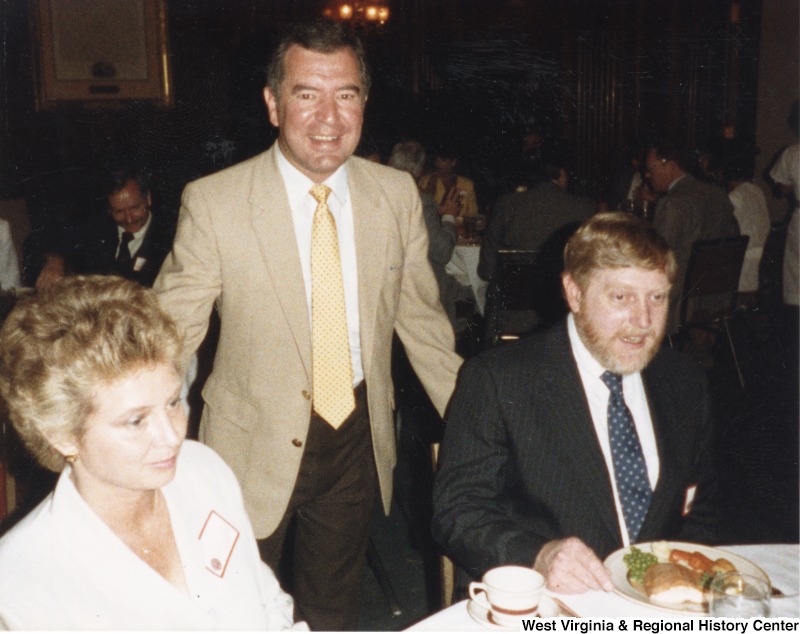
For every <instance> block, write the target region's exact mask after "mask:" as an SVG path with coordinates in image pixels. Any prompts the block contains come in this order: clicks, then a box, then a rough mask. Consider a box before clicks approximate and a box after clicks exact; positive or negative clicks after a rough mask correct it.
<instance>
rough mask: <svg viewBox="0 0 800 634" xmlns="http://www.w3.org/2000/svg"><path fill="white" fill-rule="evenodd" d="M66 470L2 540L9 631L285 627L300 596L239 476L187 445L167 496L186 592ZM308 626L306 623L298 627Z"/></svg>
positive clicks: (0, 589)
mask: <svg viewBox="0 0 800 634" xmlns="http://www.w3.org/2000/svg"><path fill="white" fill-rule="evenodd" d="M70 473H71V469H70V468H69V467H67V468H66V469H65V470H64V472H63V473H62V474H61V477H60V478H59V480H58V483H57V485H56V488H55V491H54V492H53V493H51V494H50V495H49V496H48V497H47V498H46V499H45V500H44V501H43V502H42V503H41V504H39V506H37V507H36V508H35V509H34V510H33V511H32V512H31V513H30V514H29V515H28V516H26V517H25V518H24V519H23V520H22V521H21V522H20V523H19V524H18V525H17V526H15V527H14V528H13V529H12V530H11V531H9V532H8V534H6V535H5V536H4V537H3V538H2V539H0V626H4V627H6V628H8V629H34V630H51V629H57V630H85V629H99V630H125V629H127V630H152V629H158V630H173V629H178V630H181V629H183V630H207V629H225V630H238V629H259V630H278V629H286V628H290V627H292V625H293V623H292V609H293V607H292V605H293V604H292V598H291V597H290V596H289V595H288V594H286V593H284V592H283V591H282V590H281V588H280V586H279V584H278V581H277V579H276V578H275V575H274V574H273V573H272V571H271V570H270V568H269V567H268V566H267V565H266V564H265V563H263V562H262V561H261V559H260V557H259V553H258V547H257V545H256V541H255V536H254V534H253V530H252V527H251V526H250V521H249V519H248V517H247V514H246V512H245V510H244V503H243V501H242V494H241V490H240V488H239V484H238V482H237V481H236V478H235V476H234V475H233V472H232V471H231V470H230V468H229V467H228V466H227V465H226V464H225V463H224V462H223V461H222V459H221V458H220V457H219V456H218V455H217V454H216V453H215V452H214V451H213V450H211V449H209V448H208V447H206V446H204V445H201V444H200V443H197V442H194V441H186V442H185V443H184V444H183V447H182V449H181V453H180V456H179V458H178V465H177V469H176V474H175V478H174V479H173V480H172V482H170V483H169V484H168V485H167V486H165V487H164V488H163V489H162V492H163V494H164V498H165V500H166V502H167V507H168V509H169V514H170V520H171V522H172V529H173V531H174V534H175V541H176V543H177V546H178V552H179V555H180V559H181V562H182V563H183V570H184V575H185V577H186V584H187V587H188V589H189V594H188V595H187V594H184V593H183V592H182V591H180V590H178V589H177V588H176V587H175V586H173V585H172V584H170V583H169V582H168V581H166V580H165V579H164V578H163V577H162V576H161V575H160V574H159V573H157V572H156V571H155V570H153V569H152V568H150V566H148V565H147V564H146V563H145V562H144V561H142V560H141V559H140V558H139V557H137V556H136V555H135V554H134V553H133V552H132V551H131V550H130V549H129V548H128V547H127V546H126V545H125V544H124V543H123V542H122V541H121V540H120V539H119V538H118V537H117V536H116V535H115V534H114V533H113V532H112V531H111V529H110V528H108V526H106V524H105V523H103V522H102V520H100V518H99V517H98V516H97V515H96V514H95V513H94V511H92V509H91V508H90V507H89V506H88V505H87V504H86V502H84V500H83V498H82V497H81V496H80V494H79V493H78V491H77V489H75V486H74V484H73V482H72V479H71V478H70ZM298 625H299V626H300V627H301V628H304V629H305V623H300V624H298Z"/></svg>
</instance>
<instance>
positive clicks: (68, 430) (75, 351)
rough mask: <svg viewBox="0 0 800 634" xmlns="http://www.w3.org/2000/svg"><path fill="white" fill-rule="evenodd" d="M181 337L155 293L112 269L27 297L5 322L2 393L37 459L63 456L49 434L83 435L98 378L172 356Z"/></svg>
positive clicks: (60, 462)
mask: <svg viewBox="0 0 800 634" xmlns="http://www.w3.org/2000/svg"><path fill="white" fill-rule="evenodd" d="M181 345H182V337H181V336H180V334H179V332H178V329H177V327H176V326H175V323H174V322H173V321H172V319H171V318H170V317H169V316H168V315H167V314H166V313H165V312H164V311H163V310H162V309H161V307H160V305H159V303H158V300H157V298H156V295H155V293H154V292H153V291H151V290H150V289H147V288H144V287H142V286H140V285H138V284H136V283H135V282H132V281H129V280H125V279H123V278H118V277H113V276H99V275H94V276H75V277H68V278H64V279H63V280H61V281H59V282H58V283H57V284H55V285H54V286H53V287H52V288H50V289H47V290H43V291H41V292H39V293H37V294H36V295H35V296H31V297H27V298H25V299H22V300H21V301H20V302H19V303H18V305H17V306H16V307H15V308H14V310H13V311H12V312H11V314H10V315H9V316H8V318H7V319H6V321H5V323H4V324H3V327H2V329H0V396H2V398H3V400H4V401H5V405H6V408H7V410H8V414H9V417H10V419H11V422H12V424H13V425H14V428H15V429H16V430H17V432H18V433H19V435H20V438H21V439H22V441H23V442H24V443H25V445H26V447H27V448H28V449H29V450H30V451H31V453H32V454H33V455H34V457H35V458H36V459H37V460H38V461H39V463H40V464H41V465H42V466H44V467H46V468H48V469H50V470H52V471H56V472H59V471H61V470H62V469H63V468H64V463H65V459H64V456H62V455H61V454H60V453H59V452H58V451H56V449H55V448H54V447H53V445H52V444H51V441H50V440H49V439H52V438H62V437H64V435H68V434H72V435H75V436H77V435H79V434H80V433H81V431H82V428H83V424H84V422H85V420H86V418H87V417H88V416H89V415H90V413H91V412H92V409H93V406H94V396H95V393H96V390H97V389H98V384H100V383H103V382H109V381H114V380H116V379H119V378H121V377H123V376H125V375H127V374H129V373H130V372H133V371H135V370H137V369H139V368H142V367H148V366H152V365H154V364H161V363H166V364H169V365H172V366H173V367H175V369H176V370H177V369H178V363H179V355H180V352H181Z"/></svg>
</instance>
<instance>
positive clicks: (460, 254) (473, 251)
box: [444, 244, 487, 315]
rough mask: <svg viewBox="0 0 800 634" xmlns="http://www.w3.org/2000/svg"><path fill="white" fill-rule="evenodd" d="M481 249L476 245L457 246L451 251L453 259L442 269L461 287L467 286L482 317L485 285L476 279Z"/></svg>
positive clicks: (484, 304) (479, 279)
mask: <svg viewBox="0 0 800 634" xmlns="http://www.w3.org/2000/svg"><path fill="white" fill-rule="evenodd" d="M480 255H481V247H480V245H476V244H457V245H456V248H455V249H454V250H453V257H452V258H450V261H449V262H448V263H447V265H446V266H445V267H444V270H445V271H446V272H447V273H448V274H449V275H452V276H453V277H454V278H456V280H457V281H458V283H459V284H461V285H462V286H469V287H470V288H472V292H473V293H474V295H475V303H476V305H477V307H478V310H479V311H480V313H481V315H483V311H484V308H485V307H486V287H487V283H486V282H485V281H483V280H482V279H481V278H480V277H478V260H479V259H480Z"/></svg>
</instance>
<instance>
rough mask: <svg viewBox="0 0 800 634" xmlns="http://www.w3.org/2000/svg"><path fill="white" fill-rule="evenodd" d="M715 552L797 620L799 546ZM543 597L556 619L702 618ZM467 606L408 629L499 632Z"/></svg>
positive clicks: (613, 602)
mask: <svg viewBox="0 0 800 634" xmlns="http://www.w3.org/2000/svg"><path fill="white" fill-rule="evenodd" d="M719 550H722V551H728V552H730V553H733V554H735V555H738V556H740V557H744V558H746V559H748V560H749V561H750V562H753V563H754V564H755V565H757V566H758V567H760V568H761V569H762V570H763V571H764V572H765V573H766V574H767V576H768V577H769V579H770V582H771V584H772V587H773V591H780V592H781V593H782V594H783V595H784V596H783V597H776V596H773V598H772V610H773V616H775V615H777V614H780V615H782V616H786V615H792V616H794V617H800V595H798V589H799V588H800V545H798V544H749V545H736V546H720V547H719ZM546 594H547V596H548V597H550V599H552V603H554V604H555V605H557V606H559V615H560V616H574V617H597V618H618V617H634V618H644V619H648V618H651V619H658V618H681V617H683V618H687V617H691V616H702V614H697V613H694V614H690V613H685V612H677V611H675V610H668V609H666V608H659V607H657V606H654V605H648V604H646V603H645V602H643V601H635V600H632V599H631V598H630V597H628V596H626V595H625V593H623V592H617V591H614V592H603V591H600V590H594V591H590V592H585V593H583V594H559V593H555V592H550V591H549V590H548V591H546ZM468 606H469V600H468V599H466V600H464V601H459V602H458V603H454V604H453V605H451V606H449V607H447V608H445V609H444V610H441V611H439V612H435V613H434V614H432V615H430V616H428V617H426V618H424V619H422V620H421V621H418V622H417V623H415V624H414V625H412V626H411V627H409V628H408V629H409V630H411V631H418V632H454V631H455V632H479V631H486V630H499V629H501V628H500V627H499V626H496V625H492V624H487V623H479V622H478V621H477V620H475V619H474V618H473V617H472V616H470V610H469V609H468ZM514 629H515V630H517V629H518V628H514Z"/></svg>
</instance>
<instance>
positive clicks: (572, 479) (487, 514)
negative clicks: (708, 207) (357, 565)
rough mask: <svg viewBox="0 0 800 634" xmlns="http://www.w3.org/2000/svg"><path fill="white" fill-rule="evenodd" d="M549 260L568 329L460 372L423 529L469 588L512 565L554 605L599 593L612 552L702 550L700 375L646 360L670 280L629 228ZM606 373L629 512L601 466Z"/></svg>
mask: <svg viewBox="0 0 800 634" xmlns="http://www.w3.org/2000/svg"><path fill="white" fill-rule="evenodd" d="M564 259H565V269H564V275H563V284H564V292H565V294H566V297H567V301H568V303H569V307H570V311H571V313H570V315H569V316H568V317H567V319H566V320H564V322H562V323H560V324H558V325H556V326H554V327H553V328H551V329H549V330H546V331H544V332H541V333H538V334H536V335H532V336H530V337H528V338H526V339H523V340H520V341H519V342H517V343H513V344H507V345H504V346H500V347H498V348H495V349H492V350H490V351H487V352H485V353H483V354H481V355H479V356H477V357H475V358H474V359H471V360H470V361H469V362H467V363H466V364H465V366H464V368H463V371H462V375H461V378H460V380H459V385H458V388H457V390H456V393H455V394H454V396H453V402H452V404H451V406H450V411H449V415H448V420H447V426H446V427H445V437H444V441H443V443H442V454H441V461H440V463H439V465H440V469H439V473H438V476H437V479H436V483H435V488H434V523H433V530H434V537H435V538H436V539H437V540H438V541H439V543H440V544H441V545H442V546H443V547H444V549H445V551H446V552H447V553H448V554H449V555H450V556H451V557H452V558H453V559H454V560H455V562H456V563H457V564H459V565H460V566H461V567H463V568H464V569H466V571H467V572H468V573H469V574H470V575H471V576H472V577H476V578H478V577H480V576H481V575H482V574H483V573H484V572H485V571H486V570H487V569H489V568H492V567H494V566H498V565H503V564H517V565H521V566H533V567H534V568H536V569H537V570H539V571H540V572H542V573H543V574H544V575H545V577H546V578H547V583H548V586H549V587H550V588H551V589H553V590H556V591H559V592H583V591H586V590H589V589H600V588H602V589H604V590H611V589H612V584H611V577H610V574H609V571H608V570H607V569H606V568H605V567H604V566H603V564H602V559H603V558H604V557H606V556H607V555H608V554H610V553H611V552H613V551H614V550H616V549H618V548H621V547H622V546H626V545H628V544H629V543H634V542H636V541H648V540H653V539H678V538H681V539H686V540H688V541H700V542H712V543H713V540H714V538H715V533H716V530H715V529H716V526H717V522H718V512H717V504H716V495H717V494H716V472H715V469H714V467H713V464H712V452H711V433H712V427H711V419H710V412H709V398H708V392H707V387H706V383H705V380H704V377H703V375H702V373H701V372H700V370H699V369H698V368H697V367H696V366H695V365H694V364H692V363H691V362H690V361H689V360H687V359H684V358H683V357H681V356H680V355H679V354H678V353H676V352H674V351H673V350H671V349H668V348H664V347H662V346H661V342H662V340H663V337H664V332H665V324H666V320H667V307H668V297H669V289H670V285H671V283H672V280H673V279H674V276H675V260H674V258H673V256H672V253H671V252H670V251H669V248H668V247H667V245H666V243H665V242H664V239H663V238H661V237H660V236H659V235H658V234H656V233H655V232H654V231H653V230H652V229H651V228H650V227H649V226H648V225H647V224H646V223H645V221H643V220H641V219H639V218H636V217H635V216H632V215H630V214H623V213H604V214H598V215H596V216H594V217H592V218H591V219H590V220H589V221H587V222H586V223H585V224H584V225H583V226H582V227H581V228H580V229H579V230H578V232H577V233H576V234H575V235H574V236H573V237H572V238H571V239H570V241H569V243H568V245H567V248H566V251H565V256H564ZM607 373H610V374H611V375H616V376H615V378H616V380H618V381H619V382H620V384H621V387H622V393H623V395H624V403H625V405H626V406H627V410H628V414H627V416H626V417H623V418H625V419H626V420H627V421H628V422H629V423H630V424H631V426H632V427H633V428H634V431H631V432H630V433H629V434H628V438H629V439H630V440H631V442H633V439H634V438H635V439H636V442H635V443H634V445H638V447H639V449H638V456H639V460H640V466H641V469H640V471H639V473H640V476H641V481H640V484H641V489H640V490H639V493H643V494H644V493H647V496H646V498H645V499H643V500H632V498H631V497H629V493H628V491H629V489H628V486H629V484H630V482H628V481H627V480H626V479H625V472H624V470H621V469H619V468H618V467H617V466H616V465H617V464H618V458H619V447H618V445H619V443H618V442H617V438H618V437H616V436H615V435H614V433H612V432H613V431H614V429H615V428H616V424H617V422H618V421H619V418H620V417H619V415H618V412H619V409H620V408H619V402H618V401H614V399H612V395H613V394H614V393H613V392H612V391H611V387H610V386H608V384H607V383H606V381H607V380H610V379H611V378H612V377H611V376H609V375H608V374H607ZM615 404H616V405H615ZM612 405H615V408H614V409H613V410H612ZM623 407H624V406H623ZM612 414H613V415H612ZM631 419H632V420H631ZM610 428H611V429H610ZM632 501H633V502H637V504H638V507H637V508H638V509H639V513H640V514H639V515H638V516H636V517H634V518H633V519H636V520H637V521H633V519H631V517H632V516H631V514H630V509H631V504H630V503H631V502H632Z"/></svg>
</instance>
